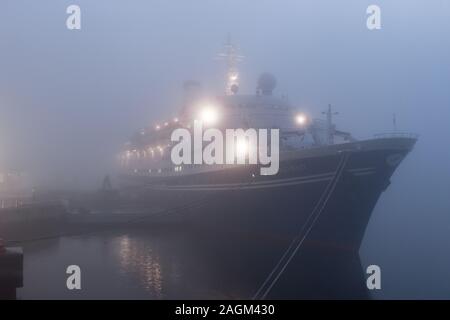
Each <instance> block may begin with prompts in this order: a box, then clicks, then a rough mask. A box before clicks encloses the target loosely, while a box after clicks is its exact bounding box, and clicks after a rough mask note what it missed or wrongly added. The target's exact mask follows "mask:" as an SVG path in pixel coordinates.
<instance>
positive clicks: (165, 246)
mask: <svg viewBox="0 0 450 320" xmlns="http://www.w3.org/2000/svg"><path fill="white" fill-rule="evenodd" d="M375 222H376V221H375ZM368 233H369V238H370V233H372V231H370V230H369V232H368ZM377 234H378V236H377V239H378V240H377V241H373V240H371V239H368V240H366V241H365V244H363V247H362V250H361V261H354V262H353V263H352V264H351V265H344V266H336V265H329V262H328V261H327V258H326V255H324V259H323V261H321V263H320V266H319V267H318V268H317V270H316V271H317V274H318V276H319V278H320V282H321V284H317V283H316V282H314V281H310V280H311V279H309V276H308V275H306V276H305V275H303V277H302V275H300V274H299V270H301V267H302V266H303V265H304V264H305V259H306V257H305V255H303V254H302V253H301V251H300V253H299V254H298V255H297V256H296V257H295V258H294V259H293V260H292V261H291V263H290V264H289V267H288V268H287V269H286V270H285V272H284V273H283V274H282V276H281V277H280V279H279V281H278V282H277V284H276V285H275V286H274V288H273V290H272V292H271V294H269V296H268V298H282V299H283V298H289V299H292V298H294V299H295V298H305V297H306V298H308V297H316V296H317V295H316V294H315V291H317V289H318V286H321V285H323V283H324V282H325V283H326V284H327V285H328V287H327V288H326V289H325V292H326V293H329V292H331V291H336V290H337V291H339V290H341V293H342V292H344V293H345V292H346V290H348V288H349V285H350V283H353V284H352V285H353V289H354V287H355V283H356V287H358V286H359V288H358V289H357V290H359V291H360V292H359V293H358V294H360V293H361V292H362V290H363V289H365V279H366V277H367V275H366V274H365V273H364V272H363V271H364V270H365V268H366V267H367V266H368V265H370V264H374V263H375V264H378V265H380V267H381V268H382V288H381V290H379V291H371V292H370V293H369V294H368V295H367V298H373V299H385V298H387V299H403V298H424V299H427V298H440V299H442V298H448V293H449V292H450V290H449V289H450V281H448V278H447V277H446V275H447V274H448V270H443V269H442V268H444V267H445V265H446V264H445V263H443V261H444V260H445V259H446V253H444V252H440V253H439V252H436V248H420V247H418V246H417V244H418V243H414V242H409V243H410V245H409V249H408V250H405V248H406V247H408V245H405V246H403V247H402V246H400V245H399V243H398V242H397V243H394V242H390V241H389V239H390V238H389V237H390V236H389V234H385V237H384V238H385V239H386V240H380V237H379V233H377ZM214 237H215V236H214V234H200V233H199V232H198V231H197V230H191V229H189V228H185V227H171V228H144V227H142V228H132V229H123V230H109V231H102V232H98V233H94V234H90V235H81V236H72V237H63V238H58V239H53V240H42V241H36V242H32V243H25V244H24V245H23V248H24V287H23V288H21V289H19V290H18V298H19V299H250V298H252V297H253V296H254V294H255V293H256V291H257V290H258V288H259V287H260V286H261V284H262V282H263V281H264V279H265V278H266V276H267V275H268V274H269V273H270V271H271V270H272V268H273V266H274V264H275V263H276V262H277V261H276V260H271V259H268V258H267V259H265V258H264V257H269V256H271V257H279V256H281V255H282V253H283V252H282V251H281V250H279V249H280V246H274V248H270V247H267V246H264V247H263V248H261V247H260V246H259V247H258V241H259V240H260V239H247V240H246V241H245V243H251V246H252V247H254V248H255V250H254V251H255V255H252V254H248V252H246V251H245V250H244V249H242V248H241V246H238V245H236V242H233V241H231V240H232V239H230V241H227V240H226V239H225V240H221V241H220V242H217V241H213V240H215V238H214ZM243 246H244V243H243V245H242V247H243ZM276 250H278V251H277V252H275V251H276ZM73 264H75V265H78V266H80V268H81V286H82V289H81V290H73V291H71V290H68V289H67V287H66V279H67V277H68V275H67V274H66V268H67V266H69V265H73ZM339 269H341V270H345V272H344V273H342V272H340V271H338V270H339ZM305 293H306V294H305ZM339 294H340V293H338V295H337V297H340V296H339ZM359 296H360V295H358V297H359ZM325 297H326V296H325ZM344 297H345V295H344Z"/></svg>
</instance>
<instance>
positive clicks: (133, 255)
mask: <svg viewBox="0 0 450 320" xmlns="http://www.w3.org/2000/svg"><path fill="white" fill-rule="evenodd" d="M115 242H117V243H118V244H117V249H116V250H113V252H117V253H118V258H119V262H120V266H121V269H120V270H121V272H123V273H124V274H128V273H136V274H137V276H138V278H139V279H140V280H141V282H142V286H143V288H145V289H146V290H148V291H149V292H150V293H151V294H152V296H153V297H155V298H157V299H161V298H162V281H163V276H162V266H161V262H160V257H159V255H158V253H157V252H154V250H152V248H151V247H148V246H146V245H145V244H143V243H141V242H139V241H136V240H135V239H130V237H129V236H128V235H124V236H120V237H119V238H118V239H117V241H115ZM172 276H173V275H172Z"/></svg>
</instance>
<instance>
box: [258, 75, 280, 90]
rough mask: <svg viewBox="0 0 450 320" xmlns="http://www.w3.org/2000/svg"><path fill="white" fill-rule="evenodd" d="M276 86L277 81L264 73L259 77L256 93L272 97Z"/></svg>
mask: <svg viewBox="0 0 450 320" xmlns="http://www.w3.org/2000/svg"><path fill="white" fill-rule="evenodd" d="M276 86H277V79H276V78H275V76H274V75H273V74H270V73H266V72H265V73H263V74H261V75H260V76H259V78H258V87H257V91H258V92H261V93H262V94H263V95H267V96H270V95H272V92H273V90H274V89H275V87H276Z"/></svg>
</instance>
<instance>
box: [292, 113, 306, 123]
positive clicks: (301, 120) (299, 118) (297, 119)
mask: <svg viewBox="0 0 450 320" xmlns="http://www.w3.org/2000/svg"><path fill="white" fill-rule="evenodd" d="M295 122H297V124H299V125H304V124H305V123H306V116H305V115H304V114H299V115H297V116H296V117H295Z"/></svg>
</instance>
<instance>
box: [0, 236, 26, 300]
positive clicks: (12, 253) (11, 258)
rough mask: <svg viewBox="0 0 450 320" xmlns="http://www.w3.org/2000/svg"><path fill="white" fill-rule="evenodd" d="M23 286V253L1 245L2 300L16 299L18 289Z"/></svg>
mask: <svg viewBox="0 0 450 320" xmlns="http://www.w3.org/2000/svg"><path fill="white" fill-rule="evenodd" d="M22 286H23V251H22V248H20V247H3V246H2V245H1V243H0V299H1V300H6V299H16V289H17V288H21V287H22Z"/></svg>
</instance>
